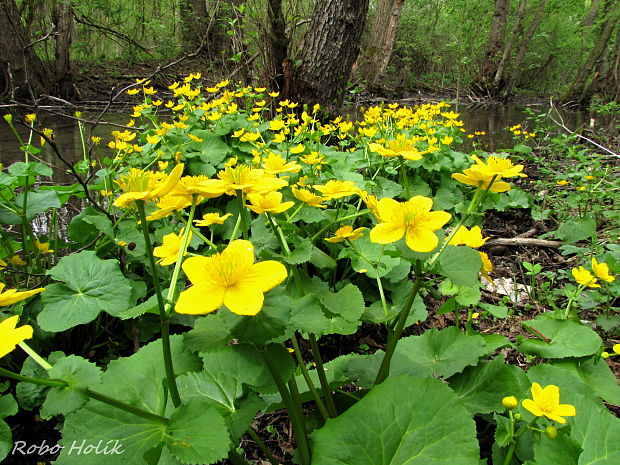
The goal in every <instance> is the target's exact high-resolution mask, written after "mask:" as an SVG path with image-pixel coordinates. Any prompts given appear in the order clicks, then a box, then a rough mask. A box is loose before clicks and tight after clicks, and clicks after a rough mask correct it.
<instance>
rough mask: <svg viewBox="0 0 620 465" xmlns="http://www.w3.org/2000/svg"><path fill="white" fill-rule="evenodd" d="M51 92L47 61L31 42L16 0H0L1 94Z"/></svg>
mask: <svg viewBox="0 0 620 465" xmlns="http://www.w3.org/2000/svg"><path fill="white" fill-rule="evenodd" d="M47 92H49V83H48V79H47V76H46V73H45V69H44V68H43V63H42V62H41V60H40V59H39V57H38V56H37V54H36V53H35V52H34V50H33V48H32V47H31V46H29V43H28V38H27V36H26V32H25V29H24V25H23V24H22V22H21V18H20V17H19V14H18V11H17V6H16V5H15V1H14V0H0V95H3V96H6V95H8V96H9V97H11V98H17V99H24V98H31V99H34V98H36V97H37V96H38V95H40V94H42V93H47Z"/></svg>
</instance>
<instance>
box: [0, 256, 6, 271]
mask: <svg viewBox="0 0 620 465" xmlns="http://www.w3.org/2000/svg"><path fill="white" fill-rule="evenodd" d="M6 267H7V263H6V262H5V261H4V260H2V259H1V258H0V270H4V269H5V268H6Z"/></svg>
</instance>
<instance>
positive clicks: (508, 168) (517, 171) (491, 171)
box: [471, 155, 527, 180]
mask: <svg viewBox="0 0 620 465" xmlns="http://www.w3.org/2000/svg"><path fill="white" fill-rule="evenodd" d="M471 157H472V158H473V159H474V161H475V162H476V164H475V165H473V166H472V167H471V169H472V170H474V171H478V172H480V173H483V174H485V175H487V176H489V177H493V176H496V179H497V180H500V179H501V178H512V177H514V176H520V177H527V175H526V174H524V173H522V172H521V171H523V165H516V166H515V165H514V164H513V163H512V161H511V160H509V159H507V158H500V157H496V156H490V157H489V158H487V162H486V163H485V162H483V161H482V160H481V159H480V158H478V157H477V156H476V155H472V156H471Z"/></svg>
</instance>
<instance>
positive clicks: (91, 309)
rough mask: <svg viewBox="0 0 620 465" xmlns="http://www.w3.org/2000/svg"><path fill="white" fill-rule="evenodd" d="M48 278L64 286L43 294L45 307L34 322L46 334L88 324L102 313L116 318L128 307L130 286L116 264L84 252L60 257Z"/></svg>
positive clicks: (50, 287) (47, 289) (51, 287)
mask: <svg viewBox="0 0 620 465" xmlns="http://www.w3.org/2000/svg"><path fill="white" fill-rule="evenodd" d="M49 274H50V275H51V276H52V278H54V279H55V280H57V281H62V282H64V284H61V283H53V284H50V285H49V286H47V287H46V288H45V292H43V294H42V301H43V305H44V307H43V311H42V312H41V313H40V314H39V316H38V319H37V321H38V322H39V325H40V326H41V328H42V329H44V330H45V331H52V332H59V331H65V330H67V329H69V328H73V327H74V326H77V325H81V324H84V323H89V322H91V321H93V320H94V319H95V318H97V315H99V313H100V312H101V311H105V312H107V313H109V314H110V315H113V316H116V315H118V314H119V313H121V312H123V311H124V310H127V308H128V307H129V305H130V301H131V285H130V284H129V280H128V279H127V278H125V276H123V273H121V270H120V268H119V266H118V261H117V260H102V259H100V258H98V257H97V255H96V254H95V252H91V251H84V252H80V253H77V254H74V255H68V256H66V257H63V258H62V259H61V260H60V261H59V262H58V265H56V266H55V267H54V268H52V269H51V270H50V271H49Z"/></svg>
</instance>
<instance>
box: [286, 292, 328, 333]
mask: <svg viewBox="0 0 620 465" xmlns="http://www.w3.org/2000/svg"><path fill="white" fill-rule="evenodd" d="M289 325H291V326H292V327H293V328H295V329H296V330H297V331H301V332H303V333H307V334H316V335H322V334H325V332H326V331H327V328H328V325H329V320H328V319H327V317H326V316H325V313H324V312H323V308H322V306H321V302H320V301H319V299H318V298H317V297H316V296H314V295H312V294H306V295H305V296H303V297H302V298H301V299H297V300H295V301H294V302H293V311H292V312H291V319H290V321H289Z"/></svg>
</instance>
